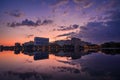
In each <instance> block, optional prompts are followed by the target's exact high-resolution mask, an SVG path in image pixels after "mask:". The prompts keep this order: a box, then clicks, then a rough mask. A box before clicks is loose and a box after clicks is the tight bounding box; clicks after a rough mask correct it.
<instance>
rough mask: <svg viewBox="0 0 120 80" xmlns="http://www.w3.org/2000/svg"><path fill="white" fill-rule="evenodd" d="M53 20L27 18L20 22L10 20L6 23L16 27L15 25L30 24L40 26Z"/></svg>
mask: <svg viewBox="0 0 120 80" xmlns="http://www.w3.org/2000/svg"><path fill="white" fill-rule="evenodd" d="M52 23H53V21H52V20H47V19H46V20H43V22H41V20H39V19H38V20H37V21H35V22H34V21H32V20H28V19H25V20H23V21H22V22H18V23H16V22H12V23H8V24H7V25H8V26H9V27H17V26H31V27H33V26H34V27H36V26H40V25H47V24H52Z"/></svg>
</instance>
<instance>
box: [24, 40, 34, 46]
mask: <svg viewBox="0 0 120 80" xmlns="http://www.w3.org/2000/svg"><path fill="white" fill-rule="evenodd" d="M22 45H23V46H30V45H32V46H33V45H34V42H33V41H29V42H25V43H23V44H22Z"/></svg>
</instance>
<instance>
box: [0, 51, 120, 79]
mask: <svg viewBox="0 0 120 80" xmlns="http://www.w3.org/2000/svg"><path fill="white" fill-rule="evenodd" d="M119 62H120V55H119V54H116V55H110V54H109V55H108V54H104V53H102V52H84V51H81V52H77V53H74V52H63V51H60V52H58V53H52V52H51V53H48V52H24V53H19V54H18V53H17V54H15V53H14V52H13V51H3V52H0V79H1V80H120V78H119V76H120V69H119V68H120V63H119Z"/></svg>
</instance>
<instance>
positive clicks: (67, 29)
mask: <svg viewBox="0 0 120 80" xmlns="http://www.w3.org/2000/svg"><path fill="white" fill-rule="evenodd" d="M78 27H79V25H77V24H74V25H70V26H68V27H66V26H59V29H57V31H69V30H74V29H77V28H78Z"/></svg>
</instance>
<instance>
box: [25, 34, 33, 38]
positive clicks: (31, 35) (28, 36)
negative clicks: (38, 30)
mask: <svg viewBox="0 0 120 80" xmlns="http://www.w3.org/2000/svg"><path fill="white" fill-rule="evenodd" d="M26 37H27V38H31V37H34V35H33V34H29V35H26Z"/></svg>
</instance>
